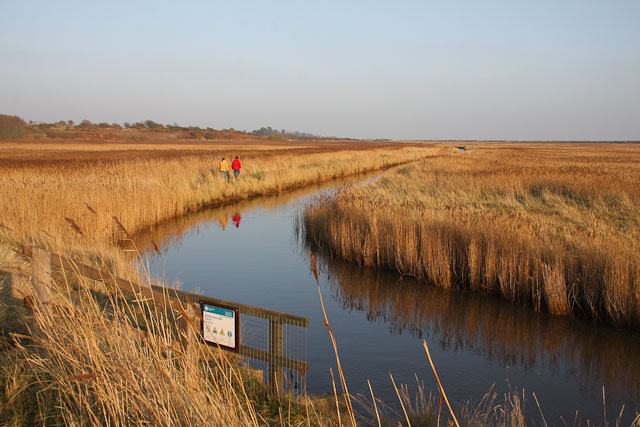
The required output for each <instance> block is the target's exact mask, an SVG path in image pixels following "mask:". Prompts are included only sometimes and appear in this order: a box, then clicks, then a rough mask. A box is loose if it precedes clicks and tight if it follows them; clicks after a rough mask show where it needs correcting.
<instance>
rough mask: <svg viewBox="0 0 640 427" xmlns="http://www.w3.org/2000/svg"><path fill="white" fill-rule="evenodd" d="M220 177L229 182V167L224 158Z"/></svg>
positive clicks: (221, 163) (221, 162)
mask: <svg viewBox="0 0 640 427" xmlns="http://www.w3.org/2000/svg"><path fill="white" fill-rule="evenodd" d="M220 176H221V177H222V178H225V179H226V180H227V181H229V165H228V164H227V161H226V160H225V159H224V157H223V158H222V160H221V161H220Z"/></svg>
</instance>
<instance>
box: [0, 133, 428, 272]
mask: <svg viewBox="0 0 640 427" xmlns="http://www.w3.org/2000/svg"><path fill="white" fill-rule="evenodd" d="M435 150H437V148H434V147H433V146H431V147H427V146H419V145H416V144H398V145H396V146H393V145H390V144H387V145H384V146H383V145H380V144H375V143H371V144H370V145H368V144H366V143H354V144H353V146H350V145H344V144H337V143H328V142H316V143H313V142H310V141H307V142H305V145H299V144H298V145H296V144H287V143H281V144H280V145H277V144H270V145H265V144H262V143H252V142H246V143H234V144H214V143H211V144H197V145H194V144H192V143H191V144H189V143H166V142H162V143H159V144H158V146H157V147H156V146H154V145H151V144H148V143H145V144H122V143H119V142H113V143H104V142H100V143H98V142H83V143H77V142H73V143H72V142H68V143H65V142H64V141H62V142H55V143H40V142H5V143H2V142H0V194H2V199H3V201H5V203H3V204H2V205H1V206H0V224H2V226H3V227H2V230H3V232H4V233H6V235H7V236H8V237H9V238H11V239H13V240H15V241H20V242H25V243H26V242H34V243H37V244H41V245H43V246H45V247H47V248H49V249H52V250H54V251H57V252H61V253H66V254H68V253H72V252H73V253H74V254H75V255H76V256H81V257H83V256H84V255H86V254H89V253H93V254H96V253H101V254H102V255H103V256H105V257H107V252H110V251H111V249H112V248H113V241H114V236H118V235H122V234H123V233H124V232H125V231H126V232H128V233H134V232H137V231H139V230H142V229H144V228H147V227H149V226H152V225H154V224H156V223H159V222H162V221H163V220H166V219H168V218H172V217H176V216H180V215H183V214H185V213H187V212H192V211H195V210H198V209H200V208H201V207H203V206H207V205H212V204H221V203H224V202H226V201H231V200H239V199H244V198H248V197H252V196H256V195H262V194H270V193H277V192H281V191H285V190H287V189H291V188H296V187H301V186H305V185H308V184H311V183H315V182H319V181H323V180H328V179H331V178H334V177H339V176H345V175H353V174H357V173H360V172H364V171H367V170H375V169H380V168H384V167H388V166H391V165H394V164H398V163H402V162H406V161H409V160H413V159H415V158H418V157H420V156H422V155H426V154H428V153H431V152H433V151H435ZM235 155H240V156H241V160H242V162H243V168H242V173H241V175H240V177H239V179H237V180H236V179H231V180H230V181H228V182H227V181H225V180H223V179H222V178H221V177H220V175H219V173H218V163H219V160H220V158H221V157H226V158H227V159H231V158H233V156H235ZM116 219H117V220H116ZM109 258H114V259H116V261H115V263H116V264H118V265H120V266H124V265H125V264H124V263H121V262H120V261H117V256H116V255H115V254H111V255H110V256H109Z"/></svg>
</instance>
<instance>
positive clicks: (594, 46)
mask: <svg viewBox="0 0 640 427" xmlns="http://www.w3.org/2000/svg"><path fill="white" fill-rule="evenodd" d="M182 3H184V4H182ZM0 113H4V114H17V115H19V116H21V117H23V118H24V119H26V120H35V121H47V122H50V121H57V120H69V119H72V120H75V121H77V122H79V121H81V120H83V119H89V120H91V121H94V122H102V121H107V122H119V123H122V122H125V121H130V122H133V121H142V120H146V119H151V120H154V121H156V122H160V123H174V122H175V123H178V124H181V125H199V126H211V127H214V128H218V129H219V128H229V127H233V128H236V129H244V130H253V129H257V128H259V127H261V126H272V127H274V128H278V129H282V128H284V129H287V130H300V131H306V132H312V133H316V134H321V135H337V136H345V137H355V138H411V139H545V140H546V139H591V140H593V139H609V140H611V139H616V140H617V139H626V140H628V139H636V140H637V139H640V1H639V0H600V1H592V0H553V1H547V0H538V1H515V0H513V1H491V0H485V1H480V0H478V1H455V0H451V1H437V2H436V1H433V2H431V1H421V2H418V1H416V2H408V1H407V2H374V1H362V2H356V1H336V2H333V1H326V0H325V1H322V2H294V1H291V2H266V1H255V2H248V1H246V2H233V1H228V0H227V1H224V2H214V1H201V2H196V1H189V2H168V1H167V2H163V1H153V2H151V1H110V2H89V1H65V2H54V1H29V0H20V1H8V0H0Z"/></svg>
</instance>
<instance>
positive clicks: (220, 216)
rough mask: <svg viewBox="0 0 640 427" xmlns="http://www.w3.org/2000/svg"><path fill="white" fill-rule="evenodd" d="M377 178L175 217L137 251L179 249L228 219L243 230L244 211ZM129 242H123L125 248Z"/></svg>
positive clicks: (141, 238) (141, 236) (139, 238)
mask: <svg viewBox="0 0 640 427" xmlns="http://www.w3.org/2000/svg"><path fill="white" fill-rule="evenodd" d="M373 176H378V173H377V172H375V173H368V174H362V175H360V176H358V177H356V178H346V179H336V180H332V181H327V182H325V183H322V184H318V185H311V186H307V187H304V188H300V189H296V190H289V191H286V192H284V193H277V194H273V195H270V196H263V197H255V198H250V199H243V200H240V201H236V202H233V203H229V204H226V205H222V206H216V207H211V208H205V209H202V210H200V211H196V212H193V213H190V214H188V215H184V216H180V217H176V218H172V219H170V220H168V221H165V222H162V223H159V224H156V225H154V226H153V227H150V228H148V229H147V230H144V231H142V232H140V233H137V234H136V235H135V236H134V240H135V244H136V248H137V250H138V251H140V253H141V254H145V253H148V254H151V253H153V252H154V243H155V244H156V245H157V246H158V247H159V248H160V250H161V251H162V252H165V253H166V252H167V251H168V250H169V249H170V248H172V247H175V246H178V245H179V244H180V242H182V240H183V239H184V237H185V236H189V235H192V234H196V235H197V234H198V233H199V230H200V227H204V226H206V225H208V224H211V223H218V224H219V225H220V227H221V228H222V229H223V230H226V228H227V225H228V223H229V218H231V219H232V221H233V223H234V224H235V226H236V227H240V221H241V219H242V212H244V211H248V210H252V209H257V208H262V209H266V210H267V211H269V210H272V209H276V208H278V207H281V206H283V205H286V204H287V203H289V202H291V201H293V200H295V199H298V198H300V197H302V196H305V195H309V194H313V193H315V192H317V191H319V190H322V189H327V188H331V187H335V186H337V185H340V184H344V183H347V182H352V181H356V180H362V179H363V178H367V177H373ZM126 243H127V242H123V245H126Z"/></svg>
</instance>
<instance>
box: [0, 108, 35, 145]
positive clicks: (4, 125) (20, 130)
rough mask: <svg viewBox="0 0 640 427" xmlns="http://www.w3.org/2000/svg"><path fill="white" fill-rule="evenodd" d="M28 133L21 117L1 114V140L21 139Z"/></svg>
mask: <svg viewBox="0 0 640 427" xmlns="http://www.w3.org/2000/svg"><path fill="white" fill-rule="evenodd" d="M28 133H29V132H28V129H27V126H26V125H25V122H24V120H22V119H21V118H20V117H18V116H7V115H5V114H0V138H4V139H19V138H24V137H25V136H27V134H28Z"/></svg>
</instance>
